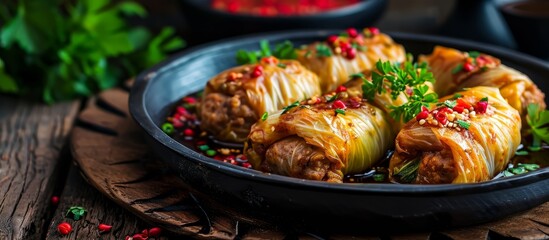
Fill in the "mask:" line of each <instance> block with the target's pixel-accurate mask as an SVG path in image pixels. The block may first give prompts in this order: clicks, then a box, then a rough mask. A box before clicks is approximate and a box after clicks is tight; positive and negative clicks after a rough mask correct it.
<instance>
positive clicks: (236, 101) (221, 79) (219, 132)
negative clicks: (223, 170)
mask: <svg viewBox="0 0 549 240" xmlns="http://www.w3.org/2000/svg"><path fill="white" fill-rule="evenodd" d="M319 86H320V84H319V78H318V77H317V76H316V75H315V74H314V73H312V72H311V71H309V70H307V69H306V68H304V67H303V66H302V65H301V64H300V63H299V62H297V61H295V60H278V59H277V58H274V57H266V58H263V59H261V61H260V62H259V63H258V64H248V65H242V66H238V67H235V68H231V69H229V70H226V71H224V72H222V73H220V74H219V75H217V76H215V77H214V78H212V79H211V80H210V81H208V83H207V85H206V87H205V89H204V95H203V99H202V102H201V104H200V108H199V117H200V121H201V127H202V129H204V130H205V131H208V132H210V133H211V134H212V135H213V136H214V137H215V138H217V139H219V140H222V141H228V142H244V141H245V140H246V137H247V136H248V133H249V131H250V128H251V126H252V124H254V123H255V122H257V120H259V118H260V117H261V115H262V114H263V113H265V112H267V113H271V112H275V111H277V110H279V109H281V108H282V107H284V106H286V105H288V104H290V103H292V102H295V101H297V100H301V99H306V98H309V97H312V96H318V95H320V94H321V92H320V87H319Z"/></svg>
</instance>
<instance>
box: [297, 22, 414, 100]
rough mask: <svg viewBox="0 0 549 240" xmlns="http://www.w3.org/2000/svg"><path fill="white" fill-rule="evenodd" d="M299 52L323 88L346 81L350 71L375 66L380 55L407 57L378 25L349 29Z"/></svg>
mask: <svg viewBox="0 0 549 240" xmlns="http://www.w3.org/2000/svg"><path fill="white" fill-rule="evenodd" d="M297 55H298V58H297V59H298V61H300V62H301V63H302V64H303V65H304V66H305V67H307V68H308V69H311V71H313V72H314V73H316V74H318V76H319V77H320V79H321V89H322V91H323V92H328V91H332V90H334V89H335V88H336V87H337V86H339V85H341V84H343V83H345V82H346V81H347V80H348V78H349V75H351V74H354V73H359V72H364V71H372V70H374V69H375V67H376V62H377V61H378V60H380V59H381V60H383V61H388V60H390V61H392V62H404V61H405V60H406V53H405V51H404V47H402V45H400V44H397V43H395V42H394V41H393V39H391V37H389V36H387V35H385V34H382V33H380V32H379V30H378V29H377V28H366V29H364V31H363V32H362V33H357V31H356V30H354V29H349V30H347V34H346V35H345V36H336V35H332V36H330V37H328V39H327V40H326V41H324V42H316V43H313V44H310V45H307V46H305V47H303V48H301V49H299V50H298V51H297Z"/></svg>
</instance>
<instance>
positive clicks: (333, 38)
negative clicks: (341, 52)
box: [326, 35, 339, 45]
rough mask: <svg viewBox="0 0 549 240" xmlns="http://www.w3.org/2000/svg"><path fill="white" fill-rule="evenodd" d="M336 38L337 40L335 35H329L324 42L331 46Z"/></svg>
mask: <svg viewBox="0 0 549 240" xmlns="http://www.w3.org/2000/svg"><path fill="white" fill-rule="evenodd" d="M338 38H339V37H338V36H336V35H330V36H329V37H328V40H326V41H327V42H328V43H329V44H332V45H333V44H334V43H335V42H336V41H337V39H338Z"/></svg>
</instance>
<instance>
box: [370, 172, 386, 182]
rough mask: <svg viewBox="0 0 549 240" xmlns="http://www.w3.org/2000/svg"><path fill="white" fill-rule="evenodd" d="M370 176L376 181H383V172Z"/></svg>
mask: <svg viewBox="0 0 549 240" xmlns="http://www.w3.org/2000/svg"><path fill="white" fill-rule="evenodd" d="M372 178H373V179H374V181H376V182H383V181H385V174H383V173H376V174H374V175H373V176H372Z"/></svg>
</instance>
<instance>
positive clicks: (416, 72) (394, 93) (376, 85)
mask: <svg viewBox="0 0 549 240" xmlns="http://www.w3.org/2000/svg"><path fill="white" fill-rule="evenodd" d="M376 69H377V72H373V73H372V81H368V80H367V79H366V78H365V77H364V75H362V74H354V75H352V76H351V77H360V78H362V80H363V85H362V90H363V96H364V98H366V99H368V100H373V99H374V97H375V95H376V94H382V93H384V92H386V91H387V90H389V92H390V94H391V97H392V99H397V98H398V96H399V95H400V94H401V93H402V92H406V91H407V90H408V89H409V90H411V92H412V94H411V95H410V94H406V97H407V98H408V102H407V103H405V104H403V105H401V106H390V109H391V113H390V115H391V117H392V118H394V119H395V120H400V119H401V118H402V119H403V120H404V121H405V122H407V121H410V120H411V119H412V118H413V117H414V116H415V115H416V114H417V113H419V112H420V111H421V107H422V106H425V107H429V105H430V104H432V103H436V102H437V101H438V95H437V94H436V93H427V92H428V91H429V87H428V86H427V85H425V82H434V77H433V73H431V72H430V71H428V69H427V64H425V63H421V64H418V63H411V62H405V63H404V64H403V66H402V67H401V65H400V64H399V63H391V62H390V61H385V62H383V61H381V60H380V61H378V62H377V63H376Z"/></svg>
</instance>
